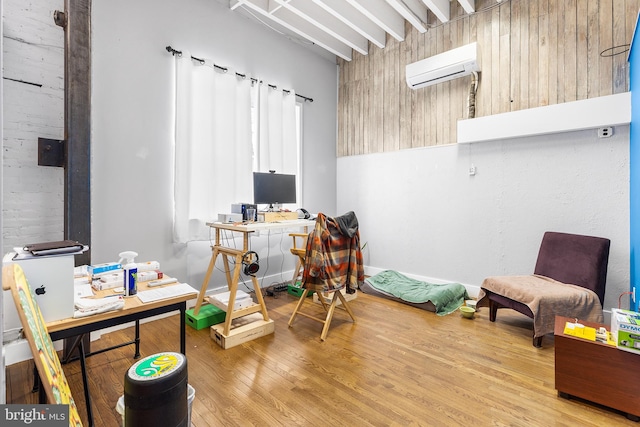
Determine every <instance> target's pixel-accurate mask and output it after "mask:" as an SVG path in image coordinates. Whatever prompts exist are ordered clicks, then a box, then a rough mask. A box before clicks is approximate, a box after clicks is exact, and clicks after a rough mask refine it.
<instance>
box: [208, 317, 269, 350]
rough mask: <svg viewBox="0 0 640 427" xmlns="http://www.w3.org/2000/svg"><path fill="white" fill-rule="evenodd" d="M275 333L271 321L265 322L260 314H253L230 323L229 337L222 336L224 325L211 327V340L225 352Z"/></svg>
mask: <svg viewBox="0 0 640 427" xmlns="http://www.w3.org/2000/svg"><path fill="white" fill-rule="evenodd" d="M274 331H275V324H274V322H273V319H269V320H268V321H265V320H264V318H263V317H262V313H253V314H250V315H248V316H243V317H238V318H237V319H233V320H232V321H231V329H230V330H229V335H224V334H223V332H224V323H220V324H218V325H213V326H212V327H211V339H213V340H214V341H215V342H216V343H217V344H218V345H219V346H220V347H222V348H224V349H225V350H226V349H228V348H231V347H235V346H237V345H240V344H242V343H245V342H247V341H251V340H254V339H256V338H260V337H263V336H265V335H269V334H272V333H273V332H274Z"/></svg>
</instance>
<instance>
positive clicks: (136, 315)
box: [41, 282, 195, 425]
mask: <svg viewBox="0 0 640 427" xmlns="http://www.w3.org/2000/svg"><path fill="white" fill-rule="evenodd" d="M165 286H171V285H165ZM148 289H150V288H149V286H148V285H147V282H140V283H138V291H145V290H148ZM95 293H96V296H97V297H98V298H100V297H105V296H107V295H114V293H113V290H111V289H108V290H104V291H96V292H95ZM194 296H195V293H191V294H185V295H177V296H172V297H169V298H165V299H162V300H158V301H151V302H147V303H143V302H142V301H140V299H138V298H137V297H135V296H134V297H127V298H125V303H124V308H123V309H122V310H115V311H107V312H105V313H99V314H94V315H91V316H86V317H79V318H73V317H72V318H69V319H63V320H57V321H54V322H50V323H48V324H47V325H46V326H47V330H48V332H49V335H50V336H51V340H52V341H57V340H60V339H65V338H71V337H76V338H75V342H74V344H73V346H72V349H71V351H70V352H69V354H71V352H72V351H73V349H74V348H75V347H76V346H77V347H78V348H79V350H80V351H79V353H80V356H79V358H80V364H81V368H82V383H83V386H84V395H85V399H86V402H87V416H88V418H89V425H93V413H92V410H91V396H90V393H89V384H88V381H87V371H86V364H85V362H86V361H85V359H86V357H89V356H92V355H95V354H99V353H103V352H105V351H108V350H113V349H115V348H120V347H123V346H126V345H131V344H135V353H134V358H138V357H140V319H145V318H148V317H152V316H156V315H158V314H164V313H169V312H172V311H176V310H179V311H180V352H181V353H182V354H185V352H186V338H185V336H186V335H185V334H186V333H185V312H186V309H187V301H188V300H190V299H192V298H193V297H194ZM129 322H135V339H134V340H132V341H129V342H126V343H122V344H119V345H116V346H113V347H109V348H105V349H102V350H99V351H96V352H90V353H86V352H85V351H84V345H83V342H82V338H83V337H84V335H85V334H88V333H91V332H93V331H98V330H100V329H105V328H108V327H111V326H115V325H122V324H124V323H129ZM67 361H68V358H67V360H64V361H63V362H67ZM41 397H42V395H41Z"/></svg>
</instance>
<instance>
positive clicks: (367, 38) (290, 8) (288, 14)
mask: <svg viewBox="0 0 640 427" xmlns="http://www.w3.org/2000/svg"><path fill="white" fill-rule="evenodd" d="M450 1H457V2H458V3H460V5H461V6H462V7H463V8H464V10H465V12H466V13H473V12H475V0H229V8H230V9H231V10H233V11H238V12H239V13H242V14H244V15H248V16H250V17H251V18H253V19H255V20H257V21H259V22H261V23H262V24H264V25H266V26H268V27H270V28H272V29H273V30H274V31H277V32H279V33H281V34H283V35H285V36H287V37H289V38H290V39H292V40H294V41H297V42H299V43H301V44H306V45H309V46H311V47H313V48H314V49H316V48H320V49H321V50H322V52H319V53H320V54H321V55H323V56H325V57H328V58H333V59H335V57H336V56H337V57H340V58H343V59H345V60H347V61H351V59H352V55H353V52H354V51H356V52H359V53H361V54H362V55H367V53H368V47H369V42H371V44H373V45H375V46H377V47H379V48H384V47H385V42H386V38H387V34H389V35H390V36H391V37H394V38H395V39H397V40H398V41H403V40H404V37H405V21H408V22H409V23H410V24H411V25H413V26H414V27H415V28H416V29H417V30H418V31H419V32H421V33H424V32H426V31H427V28H428V25H427V22H433V20H434V17H435V19H436V21H439V22H438V23H444V22H447V21H449V18H450ZM498 1H500V0H498ZM431 15H432V16H431Z"/></svg>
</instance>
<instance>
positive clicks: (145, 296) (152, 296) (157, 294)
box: [136, 283, 198, 303]
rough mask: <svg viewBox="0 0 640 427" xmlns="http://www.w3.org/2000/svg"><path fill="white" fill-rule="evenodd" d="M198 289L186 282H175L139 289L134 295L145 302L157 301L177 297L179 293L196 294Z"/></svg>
mask: <svg viewBox="0 0 640 427" xmlns="http://www.w3.org/2000/svg"><path fill="white" fill-rule="evenodd" d="M197 293H198V291H197V290H195V289H194V288H192V287H191V286H190V285H188V284H187V283H177V284H175V285H171V286H160V287H157V288H153V289H149V290H147V291H140V292H138V293H137V294H136V295H138V298H139V299H140V301H142V302H144V303H147V302H153V301H159V300H161V299H166V298H171V297H177V296H179V295H187V294H197Z"/></svg>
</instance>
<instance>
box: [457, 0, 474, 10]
mask: <svg viewBox="0 0 640 427" xmlns="http://www.w3.org/2000/svg"><path fill="white" fill-rule="evenodd" d="M458 3H460V5H461V6H462V8H463V9H464V11H465V12H467V13H473V12H475V11H476V5H475V3H476V1H475V0H458Z"/></svg>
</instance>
